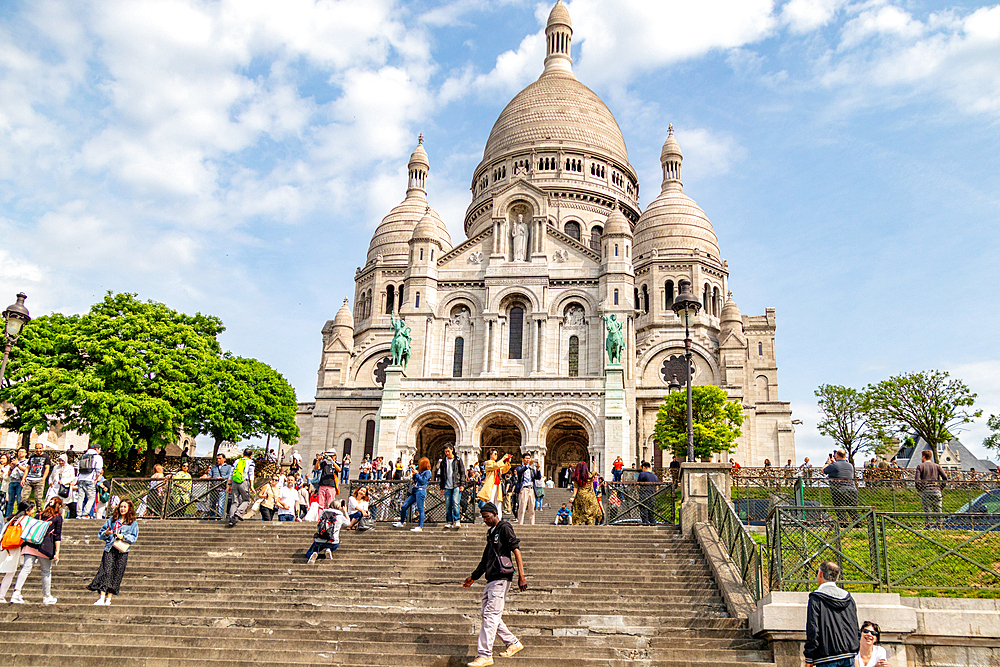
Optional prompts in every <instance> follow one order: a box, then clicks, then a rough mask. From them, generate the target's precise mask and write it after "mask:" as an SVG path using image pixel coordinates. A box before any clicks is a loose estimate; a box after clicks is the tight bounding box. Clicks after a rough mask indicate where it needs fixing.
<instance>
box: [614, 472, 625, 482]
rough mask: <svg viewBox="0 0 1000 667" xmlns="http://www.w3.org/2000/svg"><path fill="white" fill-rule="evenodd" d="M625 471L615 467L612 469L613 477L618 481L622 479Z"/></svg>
mask: <svg viewBox="0 0 1000 667" xmlns="http://www.w3.org/2000/svg"><path fill="white" fill-rule="evenodd" d="M623 472H624V471H623V470H614V469H612V470H611V479H612V480H614V481H616V482H620V481H622V473H623Z"/></svg>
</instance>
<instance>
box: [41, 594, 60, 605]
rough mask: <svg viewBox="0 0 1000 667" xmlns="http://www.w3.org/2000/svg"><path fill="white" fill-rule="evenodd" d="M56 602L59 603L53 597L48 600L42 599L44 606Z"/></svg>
mask: <svg viewBox="0 0 1000 667" xmlns="http://www.w3.org/2000/svg"><path fill="white" fill-rule="evenodd" d="M56 602H57V600H56V598H54V597H52V596H51V595H50V596H49V597H47V598H43V599H42V604H55V603H56Z"/></svg>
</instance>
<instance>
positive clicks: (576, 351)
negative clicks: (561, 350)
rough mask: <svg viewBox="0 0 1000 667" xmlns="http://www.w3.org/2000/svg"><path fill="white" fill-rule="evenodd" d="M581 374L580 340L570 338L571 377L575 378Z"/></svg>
mask: <svg viewBox="0 0 1000 667" xmlns="http://www.w3.org/2000/svg"><path fill="white" fill-rule="evenodd" d="M579 374H580V339H579V338H578V337H576V336H570V337H569V376H570V377H571V378H575V377H576V376H578V375H579Z"/></svg>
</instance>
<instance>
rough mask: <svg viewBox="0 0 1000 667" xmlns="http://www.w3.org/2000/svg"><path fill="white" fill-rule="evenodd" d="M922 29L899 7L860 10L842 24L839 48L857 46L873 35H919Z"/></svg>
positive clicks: (922, 27)
mask: <svg viewBox="0 0 1000 667" xmlns="http://www.w3.org/2000/svg"><path fill="white" fill-rule="evenodd" d="M923 31H924V26H923V24H922V23H921V22H920V21H916V20H914V18H913V16H912V15H911V14H910V13H909V12H907V11H905V10H903V9H900V8H899V7H895V6H893V5H889V6H887V7H880V8H878V9H871V10H868V11H864V12H861V14H860V15H859V16H858V17H857V18H854V19H851V20H850V21H848V22H847V24H846V25H845V26H844V29H843V31H842V32H841V40H840V46H839V48H840V49H846V48H851V47H854V46H857V45H858V44H860V43H861V42H862V41H864V40H865V39H868V38H869V37H874V36H886V37H888V36H892V37H919V36H920V35H921V34H922V33H923Z"/></svg>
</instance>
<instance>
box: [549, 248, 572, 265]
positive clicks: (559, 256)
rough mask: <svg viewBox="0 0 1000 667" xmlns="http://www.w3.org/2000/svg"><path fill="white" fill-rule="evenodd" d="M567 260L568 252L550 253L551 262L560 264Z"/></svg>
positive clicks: (557, 251)
mask: <svg viewBox="0 0 1000 667" xmlns="http://www.w3.org/2000/svg"><path fill="white" fill-rule="evenodd" d="M568 260H569V250H556V251H555V252H554V253H552V261H553V262H557V263H559V264H562V263H563V262H566V261H568Z"/></svg>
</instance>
